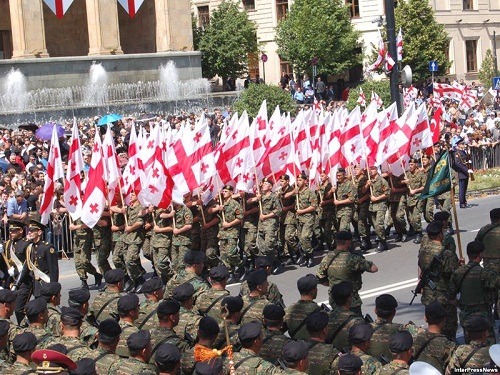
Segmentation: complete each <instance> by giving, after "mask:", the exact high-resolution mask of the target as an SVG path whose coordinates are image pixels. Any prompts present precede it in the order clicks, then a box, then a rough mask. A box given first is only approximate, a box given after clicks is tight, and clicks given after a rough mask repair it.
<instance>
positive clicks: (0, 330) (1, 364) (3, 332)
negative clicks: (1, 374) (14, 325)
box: [0, 320, 13, 370]
mask: <svg viewBox="0 0 500 375" xmlns="http://www.w3.org/2000/svg"><path fill="white" fill-rule="evenodd" d="M9 328H10V324H9V323H8V322H7V321H6V320H0V353H2V356H1V357H0V370H2V369H3V368H5V367H7V366H9V365H11V364H12V362H13V358H11V356H10V355H9V350H10V347H9Z"/></svg>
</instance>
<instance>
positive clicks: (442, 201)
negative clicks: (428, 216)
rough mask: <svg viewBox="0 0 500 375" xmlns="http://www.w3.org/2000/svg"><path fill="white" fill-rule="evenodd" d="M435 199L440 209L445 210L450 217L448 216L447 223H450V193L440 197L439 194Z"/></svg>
mask: <svg viewBox="0 0 500 375" xmlns="http://www.w3.org/2000/svg"><path fill="white" fill-rule="evenodd" d="M437 201H438V203H439V205H440V206H441V211H446V212H448V213H449V214H450V217H449V218H448V224H452V223H453V222H452V220H451V216H452V214H451V194H449V193H446V196H445V197H441V196H439V197H438V198H437Z"/></svg>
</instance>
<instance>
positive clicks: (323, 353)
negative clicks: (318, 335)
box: [307, 340, 340, 375]
mask: <svg viewBox="0 0 500 375" xmlns="http://www.w3.org/2000/svg"><path fill="white" fill-rule="evenodd" d="M308 344H309V355H308V356H307V358H308V359H309V367H308V368H307V373H308V374H309V375H329V374H336V371H337V368H336V362H337V361H336V360H337V357H339V355H340V352H339V351H338V350H337V349H336V348H335V347H334V346H333V345H331V344H325V343H322V342H319V341H315V340H311V341H309V342H308Z"/></svg>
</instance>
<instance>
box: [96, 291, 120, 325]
mask: <svg viewBox="0 0 500 375" xmlns="http://www.w3.org/2000/svg"><path fill="white" fill-rule="evenodd" d="M120 297H121V296H116V297H113V298H111V299H110V300H108V301H106V303H105V304H104V305H102V306H101V308H100V309H99V311H98V312H97V314H96V316H95V320H97V319H99V316H100V315H101V313H102V312H103V311H104V309H105V308H106V307H108V305H109V304H110V303H111V302H113V301H114V300H115V299H118V298H120Z"/></svg>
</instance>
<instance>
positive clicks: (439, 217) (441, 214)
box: [434, 211, 450, 229]
mask: <svg viewBox="0 0 500 375" xmlns="http://www.w3.org/2000/svg"><path fill="white" fill-rule="evenodd" d="M449 218H450V214H449V213H448V212H446V211H438V212H436V213H435V214H434V220H435V221H440V222H441V223H443V228H445V229H446V228H447V227H448V219H449Z"/></svg>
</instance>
